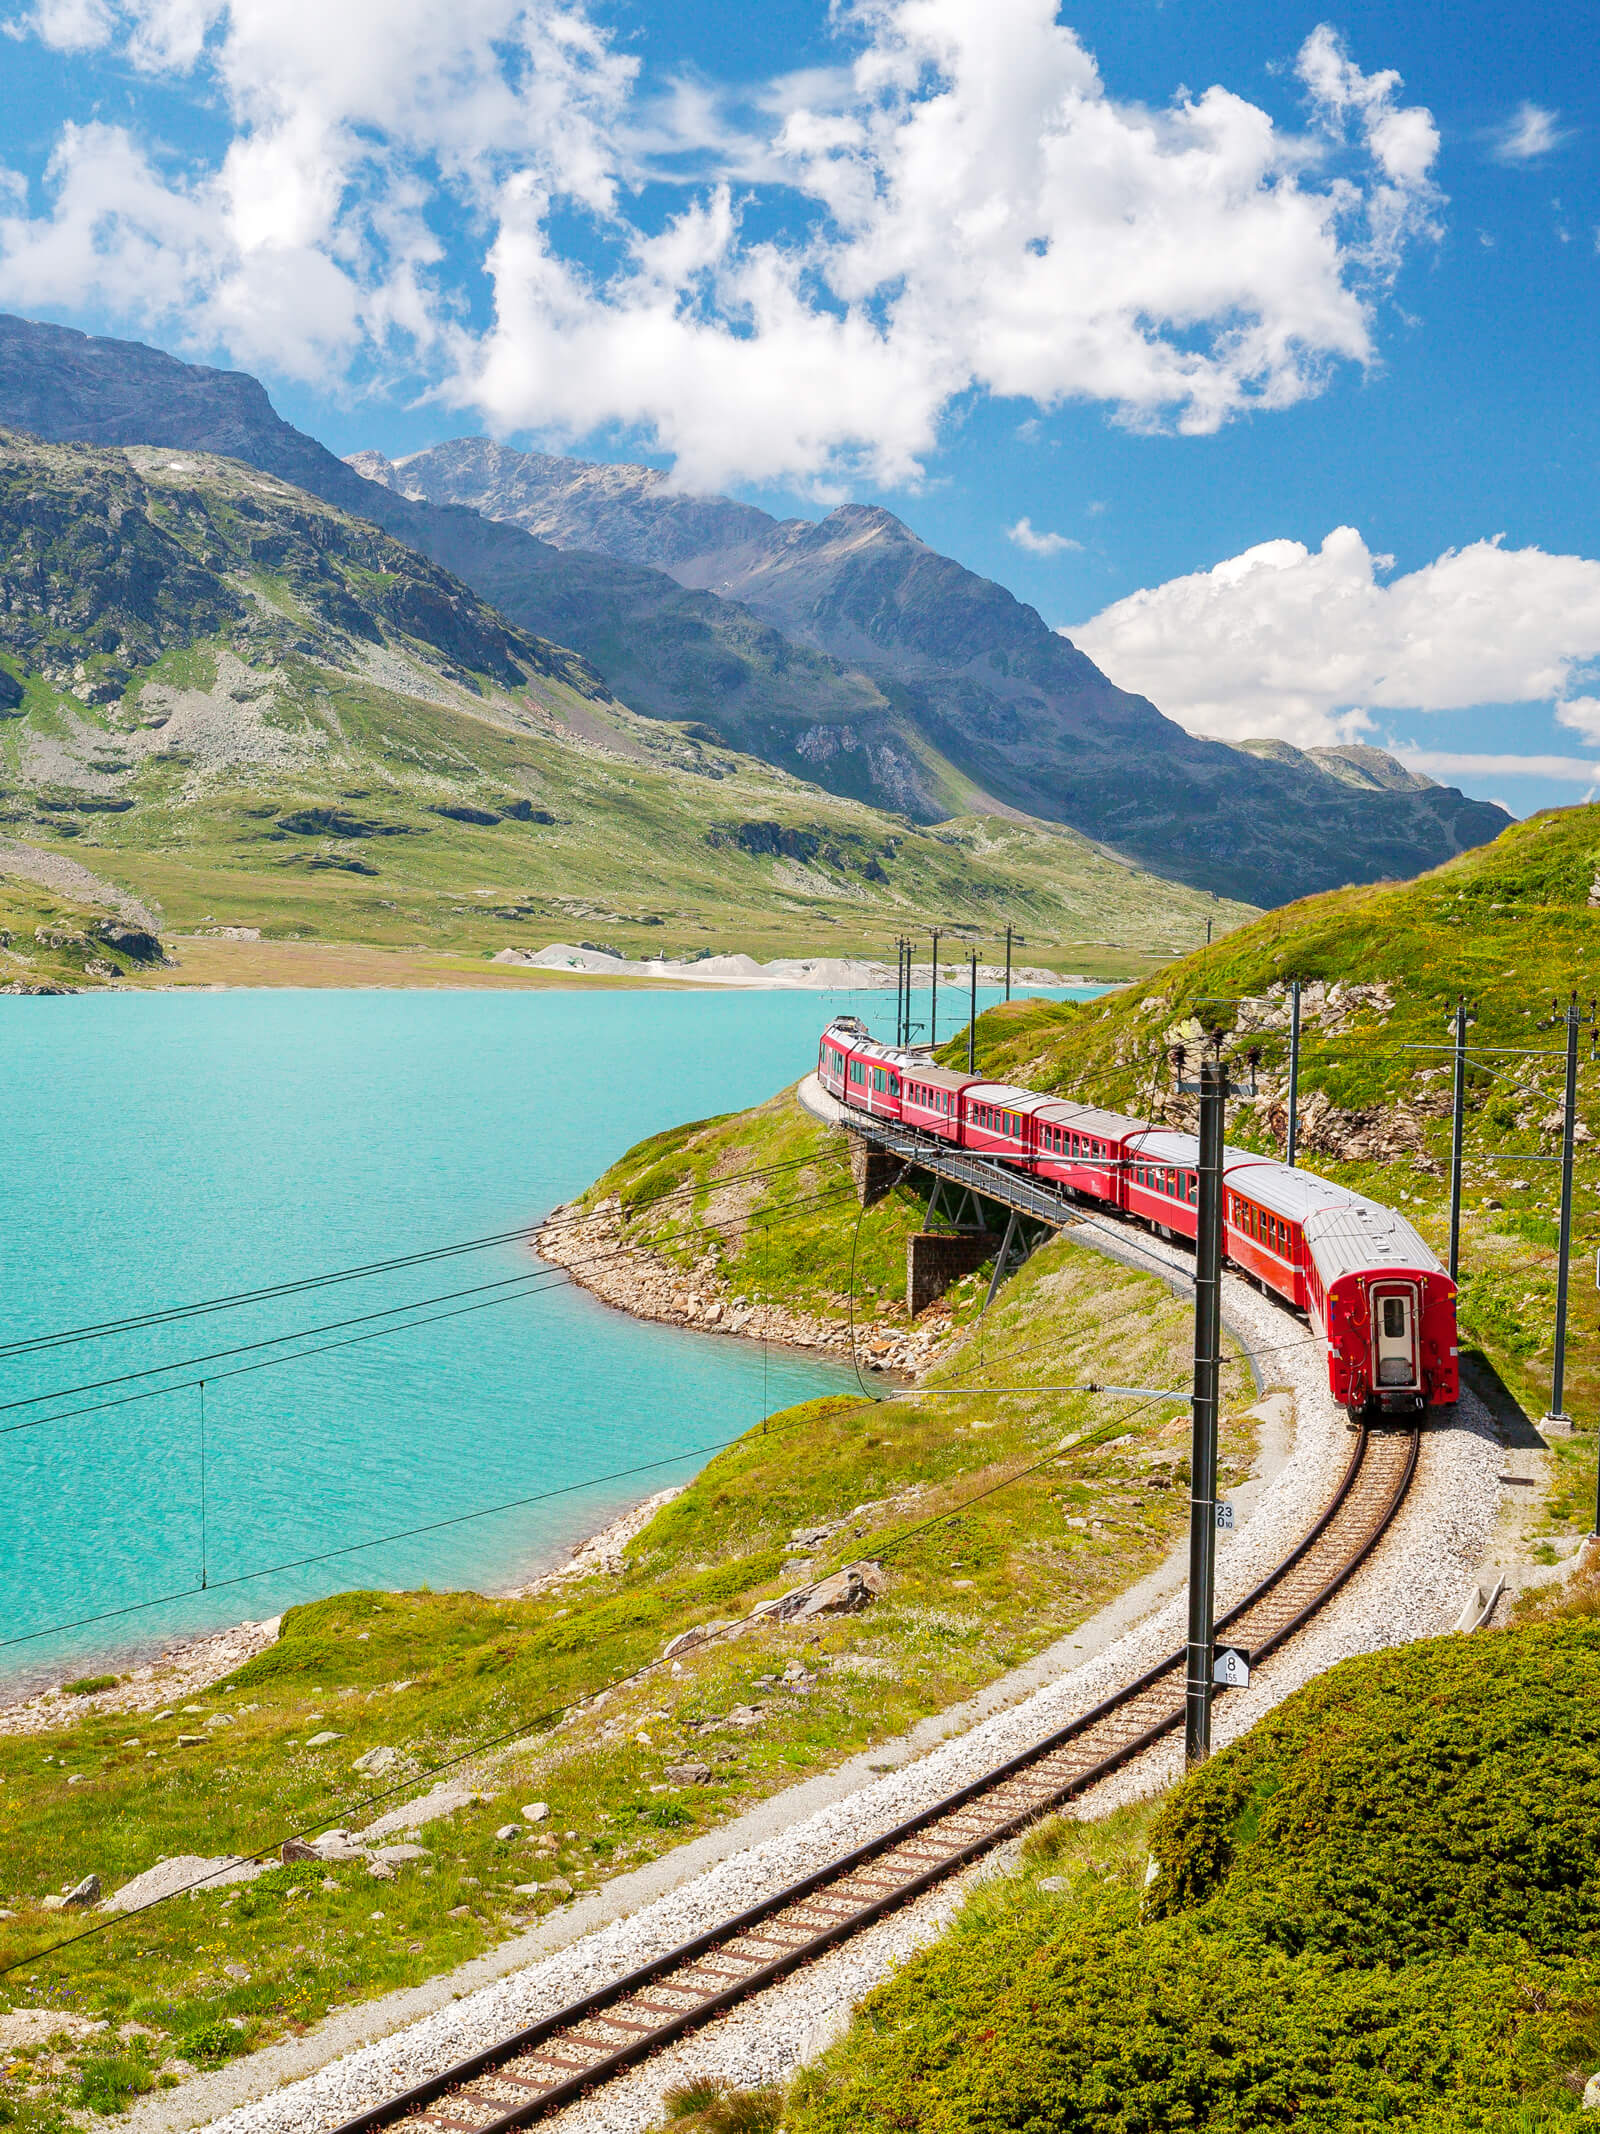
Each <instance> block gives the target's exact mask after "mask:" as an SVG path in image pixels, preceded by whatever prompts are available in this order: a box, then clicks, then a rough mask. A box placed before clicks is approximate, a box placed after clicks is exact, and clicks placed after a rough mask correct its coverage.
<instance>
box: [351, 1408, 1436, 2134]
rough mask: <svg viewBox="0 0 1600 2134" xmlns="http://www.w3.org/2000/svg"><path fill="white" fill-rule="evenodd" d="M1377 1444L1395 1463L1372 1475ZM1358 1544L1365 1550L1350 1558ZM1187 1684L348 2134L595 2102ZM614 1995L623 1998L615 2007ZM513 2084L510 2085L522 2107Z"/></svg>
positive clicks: (1378, 1492)
mask: <svg viewBox="0 0 1600 2134" xmlns="http://www.w3.org/2000/svg"><path fill="white" fill-rule="evenodd" d="M1418 1444H1419V1435H1418V1432H1417V1430H1416V1429H1415V1428H1412V1429H1411V1430H1410V1431H1409V1432H1407V1433H1406V1434H1405V1436H1404V1437H1402V1436H1400V1434H1398V1433H1396V1434H1395V1435H1393V1436H1389V1437H1385V1438H1382V1439H1375V1438H1374V1437H1373V1435H1372V1434H1371V1433H1370V1432H1366V1431H1363V1433H1362V1434H1361V1437H1360V1439H1359V1441H1358V1444H1357V1447H1356V1450H1355V1453H1354V1455H1353V1457H1352V1459H1351V1461H1350V1465H1349V1467H1348V1468H1347V1470H1346V1473H1345V1476H1344V1479H1343V1482H1342V1483H1341V1486H1340V1489H1339V1491H1338V1493H1337V1494H1336V1496H1335V1499H1334V1501H1333V1503H1332V1504H1331V1505H1330V1506H1329V1507H1328V1509H1327V1511H1325V1512H1324V1513H1323V1515H1322V1517H1321V1518H1320V1519H1319V1520H1318V1522H1317V1523H1316V1525H1315V1526H1314V1527H1313V1528H1312V1530H1311V1532H1310V1533H1309V1534H1308V1535H1307V1536H1306V1537H1305V1538H1304V1539H1303V1540H1302V1541H1301V1543H1300V1544H1299V1545H1298V1547H1297V1548H1296V1549H1295V1550H1294V1551H1293V1552H1292V1553H1291V1555H1290V1556H1289V1558H1288V1559H1287V1560H1286V1561H1285V1562H1284V1563H1282V1564H1280V1565H1279V1566H1278V1567H1277V1569H1276V1570H1275V1571H1274V1572H1272V1573H1270V1574H1269V1575H1268V1577H1267V1578H1266V1579H1264V1580H1263V1581H1262V1582H1261V1584H1260V1585H1259V1586H1258V1587H1257V1588H1256V1589H1255V1591H1254V1592H1253V1593H1250V1594H1248V1595H1246V1597H1245V1599H1244V1600H1243V1601H1242V1602H1240V1603H1239V1605H1238V1606H1237V1607H1236V1608H1234V1609H1233V1610H1231V1611H1230V1612H1229V1613H1228V1614H1227V1615H1225V1616H1224V1617H1223V1618H1222V1620H1221V1621H1220V1622H1219V1623H1218V1625H1217V1629H1218V1631H1219V1633H1222V1634H1225V1635H1229V1636H1233V1637H1239V1636H1240V1635H1241V1633H1243V1632H1246V1631H1248V1633H1249V1640H1250V1643H1251V1646H1252V1650H1253V1653H1254V1654H1255V1655H1257V1656H1260V1655H1263V1654H1264V1653H1265V1652H1266V1651H1267V1650H1271V1649H1274V1648H1275V1647H1276V1646H1277V1645H1279V1644H1280V1643H1282V1642H1283V1641H1284V1640H1285V1639H1286V1638H1288V1637H1290V1636H1292V1635H1293V1634H1294V1633H1295V1631H1296V1630H1298V1628H1299V1627H1300V1626H1301V1624H1302V1623H1304V1622H1305V1621H1306V1619H1307V1618H1308V1617H1309V1616H1310V1615H1311V1614H1313V1613H1314V1612H1315V1610H1316V1609H1317V1608H1318V1607H1320V1606H1321V1605H1322V1603H1323V1602H1325V1601H1326V1600H1327V1599H1329V1598H1331V1597H1332V1595H1333V1594H1334V1593H1335V1592H1337V1591H1338V1589H1339V1588H1340V1587H1341V1586H1342V1585H1343V1584H1344V1583H1345V1581H1346V1580H1347V1579H1348V1578H1349V1577H1350V1576H1351V1575H1352V1574H1353V1572H1354V1571H1355V1570H1356V1569H1358V1568H1359V1566H1360V1565H1361V1564H1362V1563H1364V1562H1365V1560H1366V1558H1367V1557H1368V1555H1370V1553H1371V1551H1372V1549H1373V1548H1374V1547H1375V1546H1376V1544H1377V1541H1378V1539H1379V1537H1380V1536H1381V1534H1382V1533H1383V1531H1384V1530H1385V1528H1386V1527H1387V1525H1388V1523H1389V1521H1390V1519H1391V1518H1392V1517H1393V1515H1394V1513H1395V1511H1396V1510H1397V1509H1398V1507H1399V1505H1400V1503H1401V1501H1402V1500H1403V1498H1404V1495H1405V1492H1406V1489H1407V1487H1408V1486H1409V1483H1410V1479H1411V1475H1412V1473H1413V1472H1414V1469H1415V1463H1416V1457H1417V1449H1418ZM1374 1445H1381V1446H1382V1448H1383V1451H1382V1455H1381V1457H1379V1458H1376V1459H1374V1460H1373V1461H1372V1463H1371V1465H1370V1466H1369V1465H1368V1464H1367V1462H1368V1457H1369V1449H1370V1448H1372V1447H1373V1446H1374ZM1358 1485H1360V1487H1359V1493H1358ZM1347 1535H1350V1536H1351V1537H1352V1538H1353V1541H1354V1547H1353V1548H1346V1547H1344V1546H1343V1545H1344V1543H1345V1538H1346V1536H1347ZM1330 1559H1332V1561H1331V1562H1330ZM1302 1596H1304V1598H1302ZM1183 1674H1184V1667H1183V1663H1182V1660H1181V1659H1180V1658H1179V1656H1177V1655H1174V1656H1173V1658H1172V1659H1171V1660H1169V1661H1167V1662H1165V1663H1163V1664H1162V1665H1160V1666H1158V1667H1157V1668H1155V1669H1152V1670H1151V1671H1150V1672H1149V1673H1148V1674H1146V1675H1144V1676H1142V1677H1141V1678H1140V1679H1139V1680H1138V1681H1137V1682H1133V1683H1130V1684H1128V1685H1127V1688H1126V1689H1125V1690H1124V1691H1122V1692H1120V1693H1118V1694H1116V1695H1114V1696H1113V1697H1112V1698H1110V1699H1107V1700H1106V1701H1105V1702H1104V1703H1103V1704H1101V1705H1100V1706H1098V1707H1096V1708H1095V1709H1094V1710H1093V1711H1092V1712H1087V1713H1085V1714H1083V1715H1082V1717H1081V1718H1080V1719H1079V1720H1078V1721H1076V1722H1074V1723H1073V1724H1072V1725H1070V1726H1068V1727H1066V1728H1063V1729H1062V1730H1061V1732H1060V1733H1059V1734H1058V1735H1056V1736H1055V1737H1053V1738H1052V1739H1051V1740H1050V1741H1049V1742H1048V1743H1041V1744H1039V1745H1038V1747H1037V1748H1036V1749H1035V1750H1033V1751H1032V1752H1024V1754H1023V1755H1021V1756H1019V1757H1017V1758H1015V1759H1013V1761H1012V1763H1011V1764H1009V1765H1006V1766H1003V1767H1002V1768H1001V1770H999V1771H997V1772H995V1773H994V1774H993V1776H992V1779H991V1781H990V1782H989V1783H988V1787H987V1791H986V1792H985V1790H984V1787H985V1782H984V1781H981V1780H980V1781H978V1782H976V1783H975V1785H974V1786H973V1787H972V1788H971V1789H969V1790H968V1791H966V1792H964V1793H963V1794H960V1795H958V1796H957V1797H956V1799H955V1800H953V1801H952V1802H951V1803H950V1805H949V1807H948V1808H947V1809H944V1810H942V1811H941V1810H940V1809H938V1808H935V1809H933V1810H931V1811H929V1812H928V1813H926V1814H925V1815H924V1816H922V1817H919V1818H916V1819H914V1820H913V1821H912V1822H911V1823H910V1824H909V1825H908V1826H903V1827H902V1829H901V1830H900V1831H899V1832H898V1833H897V1832H892V1831H891V1832H889V1833H887V1834H886V1835H885V1837H884V1838H883V1839H882V1840H880V1841H878V1846H877V1849H876V1850H874V1849H873V1848H872V1847H871V1846H868V1847H864V1848H863V1849H862V1855H858V1856H857V1857H855V1858H853V1859H850V1860H848V1861H843V1862H840V1863H839V1868H838V1870H837V1872H836V1873H835V1874H834V1876H833V1878H832V1879H829V1875H828V1872H827V1871H826V1870H825V1871H824V1872H823V1873H822V1874H821V1875H819V1876H817V1877H816V1878H815V1880H814V1881H813V1882H812V1883H811V1884H809V1885H802V1887H800V1888H799V1889H797V1890H795V1891H794V1892H793V1894H792V1895H791V1896H789V1897H787V1898H784V1897H781V1896H780V1897H779V1898H778V1899H777V1900H775V1902H774V1903H773V1904H772V1906H771V1907H770V1909H764V1908H760V1907H758V1908H756V1909H755V1910H753V1911H752V1912H751V1913H749V1914H747V1915H745V1917H744V1918H743V1919H742V1920H740V1921H730V1922H729V1926H730V1927H732V1928H733V1929H734V1931H733V1932H732V1933H731V1934H729V1936H728V1938H727V1939H726V1940H724V1941H720V1942H719V1941H716V1940H715V1939H714V1938H713V1937H711V1936H707V1937H703V1938H702V1939H701V1940H700V1941H699V1942H697V1943H693V1944H690V1945H689V1946H688V1947H686V1948H685V1949H683V1950H682V1952H681V1953H680V1955H679V1956H678V1957H677V1959H676V1960H674V1959H673V1958H672V1957H667V1958H664V1959H663V1960H662V1963H661V1964H660V1966H659V1967H658V1968H657V1971H656V1974H655V1975H654V1976H653V1977H646V1976H643V1975H641V1974H638V1973H636V1974H635V1975H634V1976H633V1977H632V1978H631V1979H628V1980H626V1981H619V1982H618V1985H617V1987H614V1988H611V1989H602V1990H601V1992H600V1993H598V1994H596V1995H594V1996H591V1998H590V2000H589V2001H587V2002H584V2003H582V2004H580V2005H579V2006H578V2007H576V2008H574V2009H572V2010H571V2011H569V2012H568V2014H567V2015H566V2016H565V2018H562V2017H557V2018H556V2019H555V2020H554V2021H553V2022H551V2023H550V2024H549V2025H548V2026H544V2025H533V2026H530V2028H529V2029H528V2030H526V2031H521V2032H518V2033H517V2035H516V2036H515V2037H514V2038H510V2039H507V2040H506V2041H505V2043H504V2044H503V2045H502V2046H499V2047H490V2048H489V2049H488V2050H487V2051H485V2052H484V2053H481V2054H479V2055H477V2056H476V2058H475V2059H474V2060H472V2061H469V2062H466V2063H463V2064H462V2065H460V2066H458V2067H456V2068H453V2069H447V2070H446V2071H445V2072H444V2073H443V2074H442V2075H439V2076H436V2077H433V2078H430V2079H429V2080H428V2081H426V2082H423V2083H421V2084H418V2085H417V2087H416V2088H415V2089H413V2090H410V2091H408V2092H407V2093H406V2094H405V2095H404V2096H402V2097H398V2098H395V2099H393V2100H392V2101H391V2102H390V2103H389V2104H387V2105H379V2106H376V2107H374V2108H373V2109H372V2110H370V2111H367V2112H363V2113H360V2114H358V2115H357V2116H356V2117H355V2118H353V2119H351V2120H347V2121H346V2122H345V2123H344V2125H343V2126H342V2127H340V2128H338V2129H336V2130H335V2134H375V2130H376V2129H377V2128H379V2127H381V2126H385V2125H393V2124H395V2123H396V2122H399V2121H403V2122H405V2123H406V2124H407V2125H408V2126H410V2127H411V2128H413V2129H416V2130H419V2134H509V2130H510V2129H511V2128H514V2127H518V2126H521V2125H523V2124H525V2123H527V2122H528V2121H530V2120H532V2119H536V2118H539V2117H541V2116H543V2114H544V2112H545V2111H546V2110H550V2109H554V2108H555V2107H556V2106H558V2105H560V2104H565V2103H567V2102H569V2101H571V2100H572V2099H574V2098H576V2097H578V2096H579V2095H583V2094H587V2093H588V2092H589V2091H590V2090H591V2089H592V2088H593V2087H594V2084H595V2083H596V2082H598V2081H601V2080H604V2079H605V2078H606V2077H607V2076H608V2075H609V2074H611V2073H613V2072H616V2071H619V2070H620V2069H621V2068H623V2067H626V2066H631V2065H633V2064H634V2063H635V2062H637V2061H639V2060H641V2059H644V2058H645V2057H647V2056H648V2055H649V2054H650V2053H651V2052H652V2051H653V2050H654V2049H655V2048H656V2047H658V2046H659V2045H661V2044H664V2043H666V2042H667V2041H668V2040H669V2039H671V2038H674V2037H676V2036H678V2035H680V2034H681V2033H682V2032H683V2031H684V2030H686V2029H688V2028H690V2027H692V2025H693V2024H694V2023H696V2022H697V2021H698V2020H701V2019H703V2018H705V2017H707V2016H709V2015H711V2014H714V2013H719V2012H720V2011H721V2010H722V2009H724V2008H727V2007H731V2006H732V2005H733V2004H734V2003H735V2002H736V2001H738V2000H740V1999H743V1998H744V1997H745V1996H746V1995H747V1994H748V1993H749V1992H752V1991H758V1990H760V1988H761V1987H763V1986H765V1985H767V1984H768V1983H771V1982H775V1981H776V1980H777V1979H778V1978H780V1977H783V1976H785V1975H786V1974H787V1973H788V1972H790V1971H792V1970H794V1969H795V1968H796V1967H797V1966H798V1965H799V1964H801V1963H803V1962H804V1961H805V1960H806V1958H807V1956H808V1954H813V1953H815V1954H820V1953H821V1952H822V1951H823V1950H824V1949H826V1948H828V1947H831V1946H832V1945H833V1944H834V1943H835V1942H836V1941H839V1940H841V1939H843V1938H845V1937H846V1936H847V1935H849V1934H850V1933H852V1932H854V1931H856V1930H857V1929H858V1928H859V1927H861V1926H864V1925H866V1924H868V1923H870V1922H871V1921H872V1920H875V1919H877V1918H879V1917H881V1916H883V1915H884V1914H885V1913H887V1912H889V1911H890V1910H893V1909H894V1908H896V1907H897V1906H898V1905H900V1904H902V1903H904V1902H905V1901H907V1900H908V1899H909V1898H911V1897H912V1896H914V1895H917V1894H920V1892H921V1891H922V1890H923V1889H926V1888H929V1887H931V1886H932V1885H933V1884H934V1883H935V1882H937V1881H938V1880H940V1879H942V1877H943V1876H944V1875H946V1874H948V1873H951V1872H954V1871H956V1870H957V1869H959V1868H960V1867H962V1866H964V1865H965V1864H967V1863H968V1862H969V1861H971V1860H975V1859H977V1858H979V1857H980V1856H981V1855H982V1854H983V1853H984V1852H986V1851H987V1850H989V1849H990V1847H991V1846H993V1845H994V1844H995V1843H996V1842H997V1841H998V1840H1000V1839H1001V1838H1003V1837H1005V1836H1009V1835H1011V1834H1013V1833H1015V1832H1018V1831H1021V1830H1022V1829H1025V1828H1026V1827H1027V1825H1028V1824H1029V1823H1030V1822H1032V1821H1033V1820H1035V1819H1036V1818H1037V1817H1038V1816H1039V1815H1040V1814H1041V1813H1043V1812H1044V1811H1045V1810H1047V1809H1049V1808H1051V1807H1054V1806H1058V1805H1061V1804H1064V1803H1065V1802H1066V1801H1067V1800H1069V1799H1071V1798H1072V1797H1073V1796H1074V1795H1075V1794H1077V1793H1079V1792H1081V1791H1082V1790H1084V1788H1085V1787H1086V1786H1087V1785H1088V1784H1090V1783H1092V1782H1093V1781H1094V1780H1095V1779H1097V1778H1099V1777H1102V1776H1106V1775H1109V1773H1110V1772H1112V1771H1114V1770H1116V1769H1118V1768H1120V1767H1121V1766H1122V1765H1123V1764H1125V1763H1126V1762H1127V1761H1128V1760H1129V1759H1130V1758H1131V1757H1133V1756H1135V1755H1137V1754H1139V1753H1141V1752H1142V1751H1143V1750H1144V1749H1145V1748H1147V1747H1149V1746H1152V1745H1153V1744H1154V1743H1155V1742H1157V1741H1159V1740H1160V1739H1161V1738H1162V1737H1163V1736H1165V1735H1166V1734H1168V1733H1169V1732H1171V1731H1172V1730H1173V1728H1174V1727H1176V1726H1177V1725H1178V1724H1180V1723H1181V1720H1182V1716H1183V1701H1182V1698H1181V1695H1179V1694H1177V1693H1176V1692H1177V1690H1178V1687H1179V1685H1180V1684H1181V1683H1182V1679H1183ZM930 1853H931V1854H932V1855H933V1857H932V1858H931V1859H930V1858H929V1855H930ZM897 1863H898V1864H897ZM819 1915H820V1918H819ZM813 1929H814V1930H813ZM686 1989H687V1990H686ZM608 1992H615V1993H616V1994H617V1999H616V2000H615V2001H610V2002H608V2000H607V1994H608ZM597 2030H598V2031H599V2033H600V2034H599V2035H598V2036H597V2035H596V2031H597ZM619 2032H620V2033H621V2035H622V2038H623V2041H624V2042H622V2043H621V2044H620V2045H619V2044H617V2043H616V2042H615V2040H616V2038H617V2034H618V2033H619ZM513 2070H521V2071H522V2073H521V2074H518V2073H515V2072H513ZM502 2083H509V2084H510V2085H511V2089H512V2095H511V2099H509V2100H508V2098H507V2096H506V2093H505V2090H504V2089H502V2088H501V2087H500V2084H502ZM524 2097H525V2101H516V2100H518V2099H523V2098H524ZM508 2103H509V2105H510V2108H509V2109H502V2107H504V2106H506V2105H507V2104H508Z"/></svg>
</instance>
